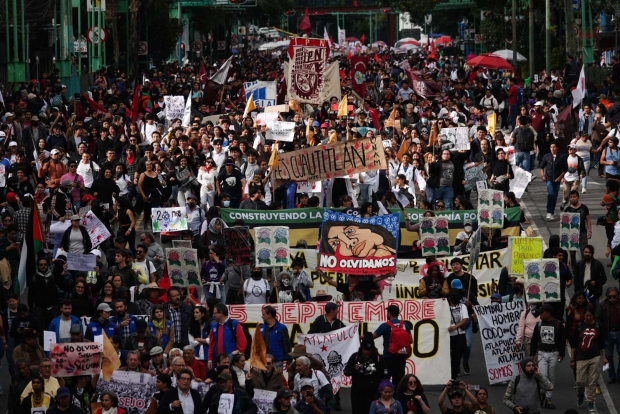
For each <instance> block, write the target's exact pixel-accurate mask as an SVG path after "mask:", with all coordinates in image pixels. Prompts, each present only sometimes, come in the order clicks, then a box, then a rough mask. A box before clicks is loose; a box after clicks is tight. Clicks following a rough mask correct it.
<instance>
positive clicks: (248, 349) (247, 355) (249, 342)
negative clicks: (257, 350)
mask: <svg viewBox="0 0 620 414" xmlns="http://www.w3.org/2000/svg"><path fill="white" fill-rule="evenodd" d="M239 325H241V329H242V330H243V334H244V335H245V340H246V342H247V345H246V346H245V359H250V354H251V352H252V335H250V331H248V328H246V327H245V326H243V324H242V323H241V322H239ZM228 329H230V333H231V334H232V337H233V340H234V341H235V343H236V342H237V336H236V335H235V330H234V329H233V320H232V319H230V318H228Z"/></svg>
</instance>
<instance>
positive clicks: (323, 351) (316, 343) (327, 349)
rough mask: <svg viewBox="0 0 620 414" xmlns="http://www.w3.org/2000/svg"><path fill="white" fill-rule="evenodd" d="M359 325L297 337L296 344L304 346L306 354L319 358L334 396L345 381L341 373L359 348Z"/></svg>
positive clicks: (347, 380) (346, 381)
mask: <svg viewBox="0 0 620 414" xmlns="http://www.w3.org/2000/svg"><path fill="white" fill-rule="evenodd" d="M359 337H360V334H359V325H358V324H356V323H354V324H352V325H349V326H346V327H344V328H341V329H337V330H335V331H331V332H329V333H324V334H307V335H302V334H299V335H297V343H298V344H301V345H305V346H306V352H308V353H309V354H312V356H313V357H315V358H318V357H320V358H321V360H323V363H324V364H325V368H326V369H327V373H328V374H329V376H330V377H331V383H332V389H333V391H334V394H336V393H337V392H338V390H340V387H341V386H342V384H343V383H348V382H350V381H351V380H350V379H345V378H344V377H345V376H344V375H343V373H342V371H343V370H344V367H345V365H346V364H347V362H348V361H349V358H351V355H353V354H354V353H356V352H357V351H359V348H360V338H359Z"/></svg>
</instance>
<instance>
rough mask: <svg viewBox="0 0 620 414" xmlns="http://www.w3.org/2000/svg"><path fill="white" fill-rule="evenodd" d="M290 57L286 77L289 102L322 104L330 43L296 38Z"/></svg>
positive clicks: (293, 40)
mask: <svg viewBox="0 0 620 414" xmlns="http://www.w3.org/2000/svg"><path fill="white" fill-rule="evenodd" d="M288 55H289V67H288V73H286V74H285V75H286V77H287V79H286V85H287V87H288V99H289V101H290V100H293V99H295V100H297V101H299V102H300V103H302V102H306V103H311V104H319V105H320V104H322V103H323V101H322V98H323V96H322V93H321V92H322V90H323V88H324V87H325V62H326V61H327V57H328V56H329V41H327V40H323V39H304V38H301V37H295V38H293V39H291V42H290V43H289V48H288Z"/></svg>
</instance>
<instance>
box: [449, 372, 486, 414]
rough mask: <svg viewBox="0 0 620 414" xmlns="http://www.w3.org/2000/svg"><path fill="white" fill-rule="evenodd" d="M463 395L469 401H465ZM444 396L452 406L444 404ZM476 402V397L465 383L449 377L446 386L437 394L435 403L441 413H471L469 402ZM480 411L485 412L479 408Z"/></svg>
mask: <svg viewBox="0 0 620 414" xmlns="http://www.w3.org/2000/svg"><path fill="white" fill-rule="evenodd" d="M465 395H466V396H467V398H468V399H469V401H470V402H471V403H467V402H465ZM446 396H448V399H449V400H450V405H451V406H452V408H448V407H447V406H446V403H445V401H446ZM475 403H476V397H474V396H473V395H472V394H471V393H470V392H469V389H468V386H467V384H465V382H463V381H461V380H459V379H451V380H448V382H447V384H446V386H445V387H444V388H443V391H441V394H440V395H439V399H438V400H437V404H438V405H439V410H440V411H441V414H447V413H463V414H471V413H473V412H474V411H473V410H471V408H472V407H471V404H475ZM481 412H485V411H484V410H481Z"/></svg>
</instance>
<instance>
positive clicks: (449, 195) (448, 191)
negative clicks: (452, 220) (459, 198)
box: [433, 187, 454, 210]
mask: <svg viewBox="0 0 620 414" xmlns="http://www.w3.org/2000/svg"><path fill="white" fill-rule="evenodd" d="M433 192H434V197H433V198H434V199H435V200H443V203H444V204H445V205H446V210H452V200H453V199H454V188H452V187H437V188H435V191H433ZM435 200H433V201H435Z"/></svg>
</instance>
